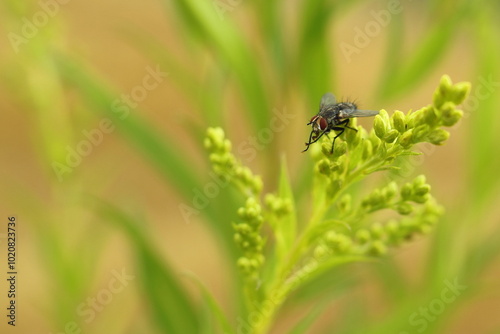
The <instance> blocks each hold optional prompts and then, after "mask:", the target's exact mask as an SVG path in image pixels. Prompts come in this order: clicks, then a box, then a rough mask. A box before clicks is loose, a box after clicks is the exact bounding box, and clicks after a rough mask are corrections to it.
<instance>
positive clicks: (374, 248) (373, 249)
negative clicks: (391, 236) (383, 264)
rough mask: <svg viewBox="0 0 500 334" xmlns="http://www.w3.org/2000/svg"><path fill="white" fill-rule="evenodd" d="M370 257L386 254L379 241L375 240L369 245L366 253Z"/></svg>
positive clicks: (384, 247)
mask: <svg viewBox="0 0 500 334" xmlns="http://www.w3.org/2000/svg"><path fill="white" fill-rule="evenodd" d="M368 253H369V254H370V255H373V256H381V255H384V254H386V253H387V246H386V245H385V244H384V243H383V242H382V241H380V240H375V241H373V242H372V244H371V245H370V250H369V251H368Z"/></svg>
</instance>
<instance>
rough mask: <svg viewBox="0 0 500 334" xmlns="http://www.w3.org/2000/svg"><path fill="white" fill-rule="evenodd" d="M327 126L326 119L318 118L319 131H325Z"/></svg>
mask: <svg viewBox="0 0 500 334" xmlns="http://www.w3.org/2000/svg"><path fill="white" fill-rule="evenodd" d="M327 126H328V122H327V121H326V119H324V118H323V117H320V118H319V128H320V129H321V131H325V129H326V128H327Z"/></svg>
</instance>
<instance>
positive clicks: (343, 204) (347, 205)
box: [338, 194, 352, 213]
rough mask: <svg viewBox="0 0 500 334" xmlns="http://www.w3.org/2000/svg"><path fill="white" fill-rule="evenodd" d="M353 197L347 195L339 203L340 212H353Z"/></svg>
mask: <svg viewBox="0 0 500 334" xmlns="http://www.w3.org/2000/svg"><path fill="white" fill-rule="evenodd" d="M351 201H352V200H351V195H349V194H345V195H344V196H342V198H341V199H340V200H339V202H338V208H339V211H340V212H343V213H345V212H347V211H349V210H351Z"/></svg>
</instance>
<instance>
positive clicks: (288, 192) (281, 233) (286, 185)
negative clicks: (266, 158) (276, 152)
mask: <svg viewBox="0 0 500 334" xmlns="http://www.w3.org/2000/svg"><path fill="white" fill-rule="evenodd" d="M279 197H280V198H282V199H283V200H286V201H289V203H290V210H291V211H290V213H289V214H287V215H286V216H285V217H283V219H280V221H279V224H277V226H275V227H274V234H275V237H276V253H277V262H278V263H284V262H285V258H286V257H287V255H288V253H289V252H290V250H291V248H292V246H293V243H294V242H295V238H296V236H297V217H296V212H295V202H294V199H293V193H292V189H291V185H290V180H289V178H288V170H287V166H286V160H285V158H282V160H281V173H280V181H279Z"/></svg>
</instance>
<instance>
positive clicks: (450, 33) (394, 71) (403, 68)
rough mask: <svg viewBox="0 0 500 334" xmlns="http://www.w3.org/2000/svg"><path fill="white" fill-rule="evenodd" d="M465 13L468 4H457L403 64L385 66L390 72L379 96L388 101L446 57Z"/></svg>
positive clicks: (404, 90) (412, 84)
mask: <svg viewBox="0 0 500 334" xmlns="http://www.w3.org/2000/svg"><path fill="white" fill-rule="evenodd" d="M468 10H469V8H468V5H467V4H464V3H462V4H461V5H459V6H458V8H457V9H455V11H454V12H452V14H451V15H449V17H447V18H444V19H443V20H442V21H441V20H440V21H438V22H436V23H435V24H434V26H433V27H432V28H430V29H429V30H428V31H427V34H426V35H425V36H424V37H423V38H422V40H421V42H419V43H418V44H417V47H416V49H415V50H413V51H412V52H411V54H410V55H409V56H407V57H406V60H405V61H402V62H401V61H400V62H399V64H400V66H393V67H386V70H388V71H389V72H387V74H386V75H384V76H383V77H382V78H383V81H382V82H381V83H380V85H379V87H380V90H379V94H378V95H380V96H381V98H384V99H391V98H394V97H395V96H397V95H400V94H402V93H404V92H406V91H408V90H409V89H410V88H412V87H414V86H415V85H416V84H418V83H420V82H421V81H422V80H423V79H424V78H425V77H426V76H427V75H428V74H429V73H430V72H431V71H432V69H433V68H434V66H435V65H437V64H438V62H439V61H440V60H441V59H442V57H443V56H444V55H445V52H446V51H447V50H448V47H449V45H450V44H451V42H452V41H453V37H455V35H456V34H457V33H458V32H459V29H458V28H459V26H460V24H461V23H462V21H463V19H464V18H465V17H467V14H468ZM391 52H393V51H391ZM396 52H398V51H396Z"/></svg>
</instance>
